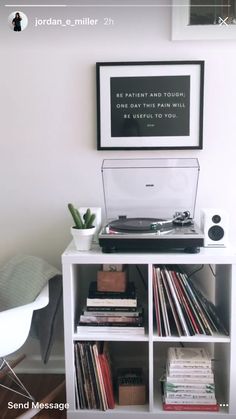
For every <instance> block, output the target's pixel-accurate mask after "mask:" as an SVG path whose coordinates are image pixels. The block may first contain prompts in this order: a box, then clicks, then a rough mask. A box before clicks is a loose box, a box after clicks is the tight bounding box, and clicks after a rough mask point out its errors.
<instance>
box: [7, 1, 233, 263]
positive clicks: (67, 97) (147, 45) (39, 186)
mask: <svg viewBox="0 0 236 419" xmlns="http://www.w3.org/2000/svg"><path fill="white" fill-rule="evenodd" d="M74 10H75V9H73V11H71V9H68V10H66V11H65V12H64V15H65V17H70V15H71V14H72V13H75V12H74ZM22 11H24V12H25V13H26V14H27V15H28V17H29V26H28V28H27V29H26V30H25V31H24V32H22V33H20V34H18V33H17V34H16V33H13V32H12V31H10V30H9V28H8V26H7V23H5V22H7V16H8V14H9V13H10V11H9V10H5V9H4V10H3V12H2V13H1V14H2V15H1V22H0V23H1V25H0V26H1V33H0V35H1V37H0V39H1V40H0V43H1V45H0V47H1V70H0V72H1V77H0V106H1V109H0V119H1V121H0V122H1V123H0V173H1V175H0V205H1V213H0V214H1V218H0V225H1V234H0V248H1V253H0V263H4V262H5V261H6V260H7V259H8V258H9V257H11V256H12V255H14V254H15V253H18V252H25V253H31V254H35V255H38V256H41V257H43V258H45V259H47V260H48V261H49V262H51V263H53V264H55V265H57V266H60V255H61V253H62V251H63V250H64V248H65V246H66V245H67V243H68V242H69V240H70V233H69V226H70V224H71V220H70V216H69V213H68V211H67V208H66V205H67V203H68V202H69V201H71V202H74V203H75V204H78V205H82V206H87V205H89V206H92V205H99V206H101V205H103V195H102V183H101V175H100V167H101V163H102V160H103V159H104V158H123V157H124V158H125V157H126V158H127V157H130V158H135V157H147V158H148V157H198V158H199V161H200V165H201V173H200V183H199V191H198V199H197V216H198V212H199V208H201V207H224V208H226V209H227V210H228V211H229V212H230V215H231V239H232V241H234V242H235V241H236V238H235V237H236V224H235V223H234V222H233V220H232V218H233V217H234V213H235V210H236V195H235V188H234V182H235V178H236V176H235V174H236V165H235V148H236V147H235V140H236V138H235V136H236V124H235V112H236V110H235V103H236V102H235V99H236V94H235V74H236V56H235V47H236V42H235V41H216V42H214V41H208V42H207V41H193V42H191V41H189V42H187V41H186V42H181V41H180V42H172V41H171V40H170V31H171V10H170V8H159V9H150V8H146V9H143V8H142V9H141V8H137V9H129V8H127V9H110V10H109V11H108V13H109V16H111V17H113V18H114V19H115V25H114V26H113V27H110V28H109V27H102V26H99V28H97V27H94V28H88V27H80V28H54V27H47V28H41V27H40V28H39V27H38V28H34V27H33V20H32V16H33V13H34V14H35V11H32V10H31V11H30V10H29V9H28V10H27V9H24V10H22ZM8 12H9V13H8ZM60 13H61V14H62V13H63V12H62V11H61V12H60ZM66 14H67V15H66ZM81 14H82V15H83V16H84V15H86V16H87V15H89V16H91V17H97V16H99V15H100V16H102V15H103V14H104V10H101V9H97V10H95V11H91V9H90V10H87V11H85V10H83V11H81V10H78V15H79V16H81ZM36 15H37V17H48V16H50V15H53V16H54V17H56V16H58V13H56V12H55V11H53V12H52V11H45V10H37V13H36ZM129 60H131V61H132V60H137V61H138V60H140V61H145V60H154V61H155V60H156V61H158V60H205V65H206V69H205V106H204V149H203V150H197V151H189V150H184V151H168V150H166V151H158V150H157V151H97V150H96V102H95V98H96V85H95V62H96V61H129Z"/></svg>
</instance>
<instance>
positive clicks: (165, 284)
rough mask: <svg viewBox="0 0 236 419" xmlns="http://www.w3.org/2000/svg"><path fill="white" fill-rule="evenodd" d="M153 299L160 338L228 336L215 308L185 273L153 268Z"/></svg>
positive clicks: (157, 267)
mask: <svg viewBox="0 0 236 419" xmlns="http://www.w3.org/2000/svg"><path fill="white" fill-rule="evenodd" d="M153 297H154V309H155V315H156V324H157V334H158V336H175V335H176V336H193V335H214V334H219V333H220V334H224V335H228V331H227V330H226V328H225V327H224V325H223V323H222V321H221V320H220V318H219V316H218V314H217V310H216V308H215V306H214V304H213V303H212V302H210V301H209V300H208V299H207V298H205V297H204V295H203V294H202V293H201V291H200V290H199V289H198V288H197V286H196V285H195V284H194V281H193V280H192V279H191V278H188V276H187V275H186V274H185V273H183V272H180V271H178V270H176V269H172V268H168V267H165V266H161V267H159V266H156V267H154V268H153Z"/></svg>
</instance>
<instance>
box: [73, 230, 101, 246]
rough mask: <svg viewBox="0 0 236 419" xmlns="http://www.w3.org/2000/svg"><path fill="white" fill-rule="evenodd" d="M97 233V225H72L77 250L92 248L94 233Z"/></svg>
mask: <svg viewBox="0 0 236 419" xmlns="http://www.w3.org/2000/svg"><path fill="white" fill-rule="evenodd" d="M94 233H95V227H91V228H88V229H87V228H82V229H78V228H74V227H71V234H72V236H73V239H74V243H75V248H76V249H77V250H82V251H83V250H90V249H91V246H92V240H93V235H94Z"/></svg>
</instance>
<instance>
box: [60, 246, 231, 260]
mask: <svg viewBox="0 0 236 419" xmlns="http://www.w3.org/2000/svg"><path fill="white" fill-rule="evenodd" d="M62 263H63V264H67V263H68V264H71V263H72V264H76V263H78V264H83V263H84V264H90V263H91V264H92V263H128V264H149V263H150V264H152V263H155V264H196V265H197V264H204V263H206V264H208V263H212V264H236V249H235V248H233V247H227V248H218V249H215V248H204V247H202V248H201V249H200V252H199V253H193V254H191V253H185V252H171V251H170V252H168V253H167V252H165V253H164V252H155V253H147V252H139V253H127V252H125V253H121V252H119V253H102V251H101V248H100V247H99V246H98V245H94V246H93V247H92V249H91V250H90V251H78V250H76V249H75V247H74V244H73V241H72V242H71V243H70V244H69V245H68V247H67V248H66V249H65V251H64V253H63V254H62Z"/></svg>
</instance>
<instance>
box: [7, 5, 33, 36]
mask: <svg viewBox="0 0 236 419" xmlns="http://www.w3.org/2000/svg"><path fill="white" fill-rule="evenodd" d="M8 25H9V27H10V28H11V29H12V30H13V31H14V32H21V31H23V30H24V29H25V28H27V25H28V18H27V16H26V15H25V14H24V13H23V12H20V11H18V10H16V11H15V12H12V13H11V14H10V15H9V16H8Z"/></svg>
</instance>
